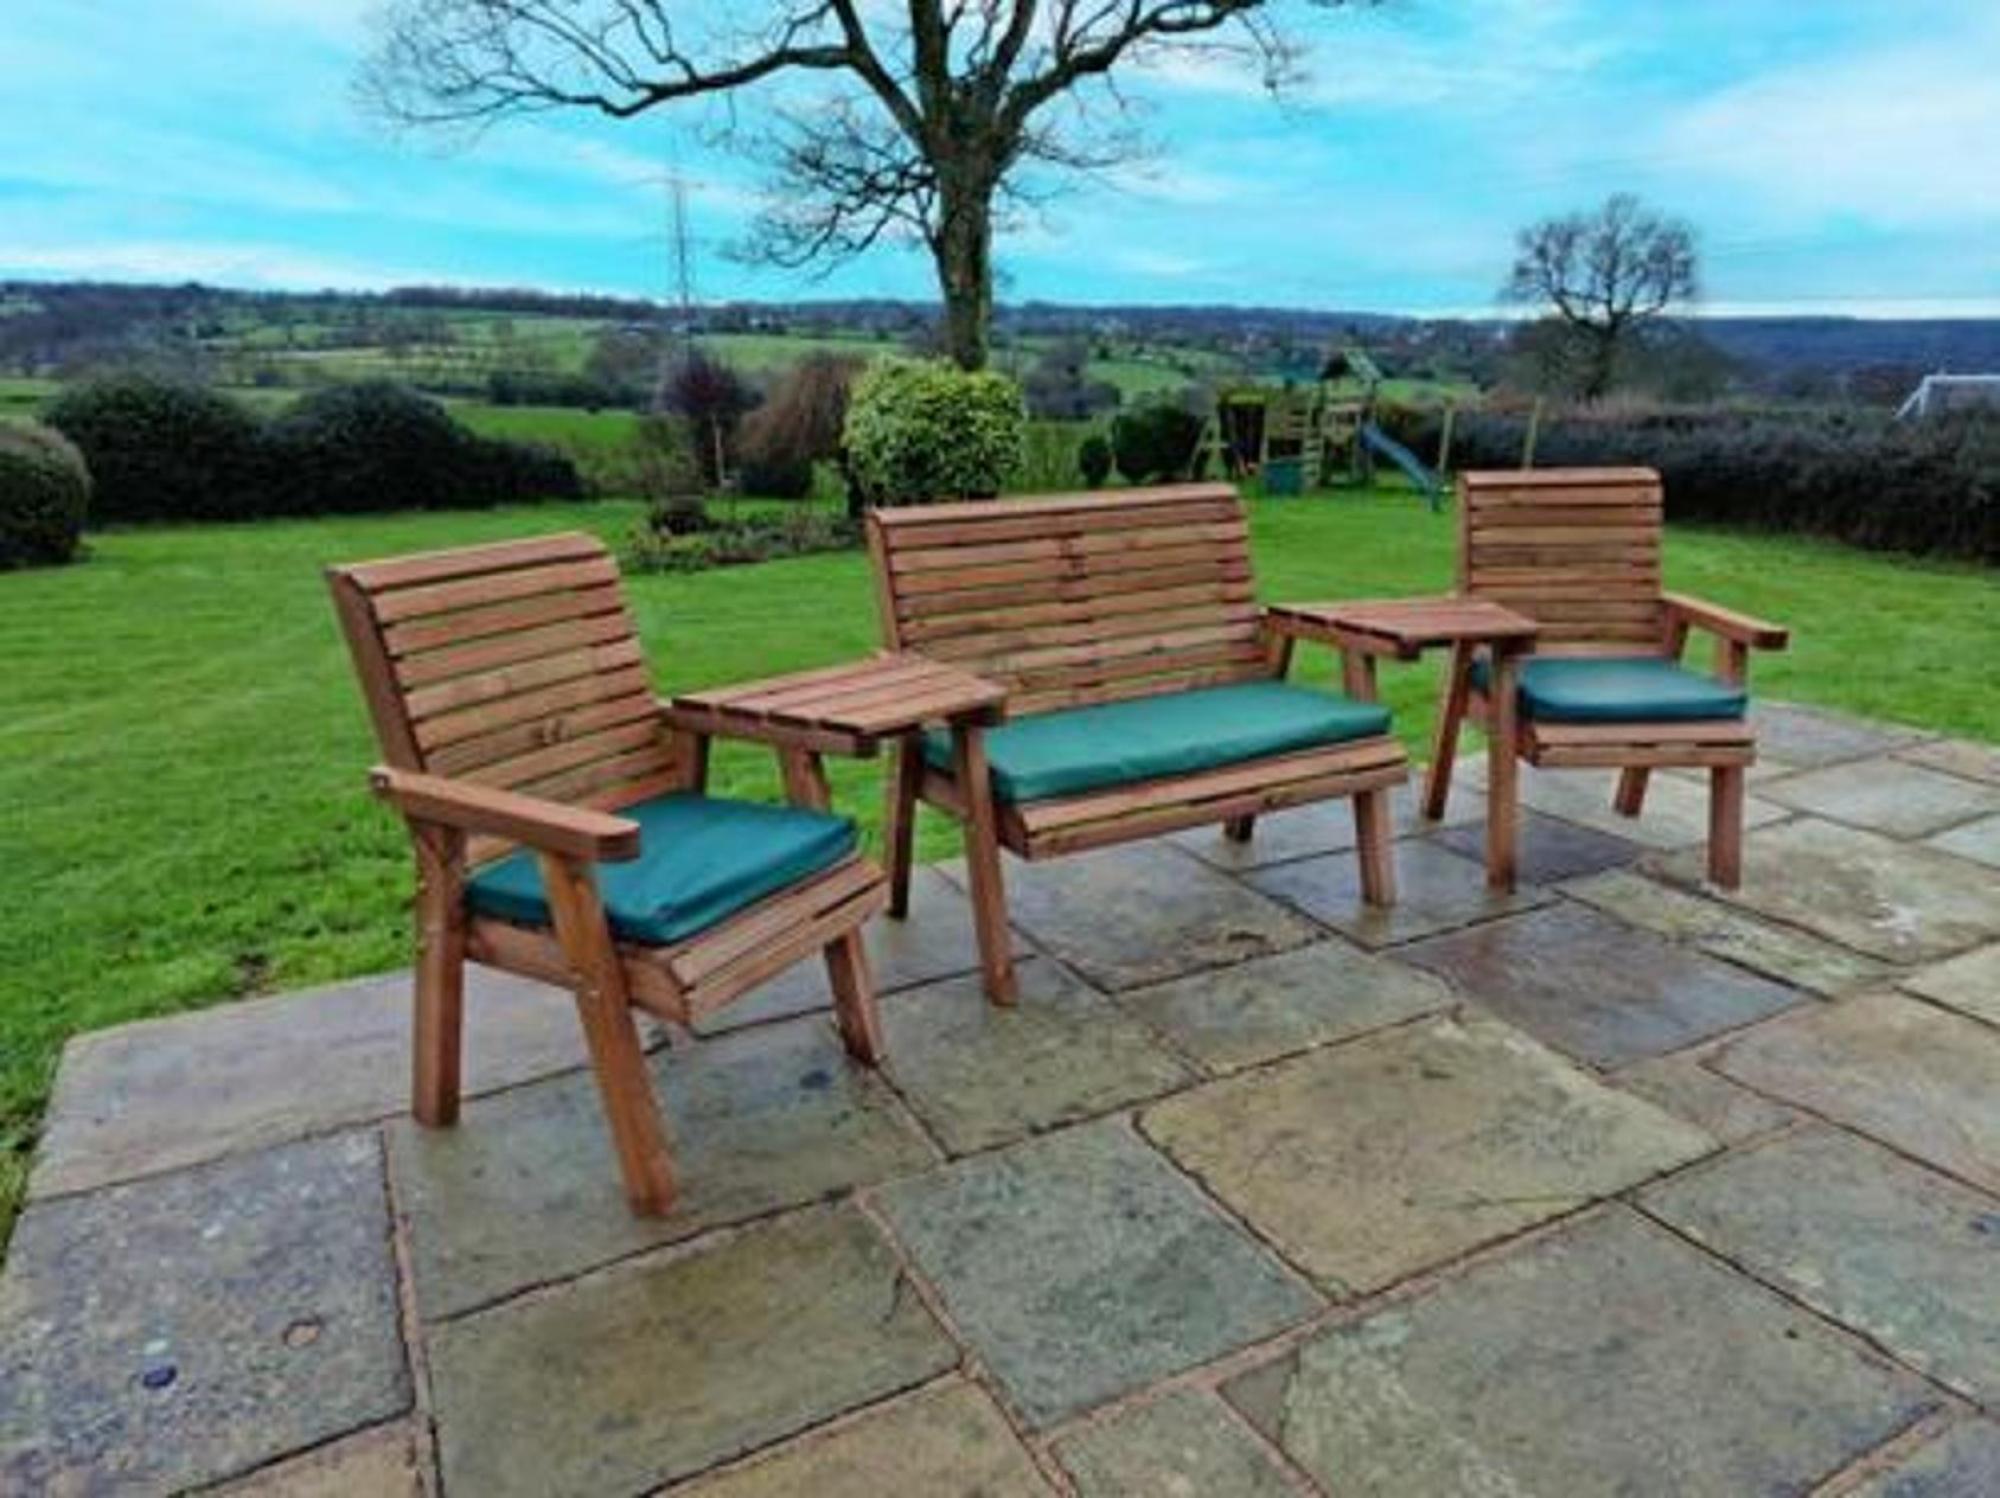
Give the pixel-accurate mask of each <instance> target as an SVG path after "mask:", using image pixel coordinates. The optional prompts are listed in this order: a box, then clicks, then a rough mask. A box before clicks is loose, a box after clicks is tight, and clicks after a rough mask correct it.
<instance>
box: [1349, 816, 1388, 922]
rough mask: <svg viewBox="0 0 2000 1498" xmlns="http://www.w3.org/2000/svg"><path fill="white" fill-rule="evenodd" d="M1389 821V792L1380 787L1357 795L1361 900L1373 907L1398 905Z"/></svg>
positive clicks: (1355, 836)
mask: <svg viewBox="0 0 2000 1498" xmlns="http://www.w3.org/2000/svg"><path fill="white" fill-rule="evenodd" d="M1393 837H1394V833H1393V831H1392V829H1391V827H1390V821H1389V793H1388V791H1386V790H1383V789H1381V788H1379V787H1377V788H1375V789H1373V790H1365V791H1356V792H1355V794H1354V846H1355V856H1356V858H1357V860H1358V862H1359V864H1360V872H1361V898H1362V900H1363V901H1364V902H1366V903H1367V904H1369V905H1374V906H1378V907H1387V906H1390V905H1394V904H1395V903H1396V861H1395V853H1394V848H1393V842H1392V839H1393Z"/></svg>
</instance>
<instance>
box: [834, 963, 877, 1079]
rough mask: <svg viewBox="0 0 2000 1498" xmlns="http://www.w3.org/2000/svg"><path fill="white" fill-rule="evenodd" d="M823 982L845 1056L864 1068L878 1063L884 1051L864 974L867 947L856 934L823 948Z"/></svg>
mask: <svg viewBox="0 0 2000 1498" xmlns="http://www.w3.org/2000/svg"><path fill="white" fill-rule="evenodd" d="M826 981H827V987H829V988H831V989H832V990H833V1017H834V1022H835V1023H836V1024H837V1025H839V1027H840V1039H841V1043H842V1044H843V1045H844V1046H846V1047H847V1054H848V1055H850V1056H852V1057H853V1058H854V1059H855V1060H856V1061H859V1062H861V1063H862V1064H863V1065H864V1066H877V1065H880V1064H881V1061H882V1058H883V1056H884V1054H885V1052H886V1049H887V1048H886V1047H885V1046H884V1044H883V1041H882V1017H881V1014H880V1013H879V1012H878V1011H877V1009H876V1005H875V983H874V979H873V978H872V977H871V976H870V975H869V972H868V948H867V946H866V944H865V943H863V941H862V940H861V934H860V933H859V932H858V931H849V932H848V933H847V935H845V936H843V937H840V938H839V939H838V940H836V941H832V942H829V943H827V946H826Z"/></svg>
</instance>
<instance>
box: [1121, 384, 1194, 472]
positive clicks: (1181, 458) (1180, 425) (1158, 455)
mask: <svg viewBox="0 0 2000 1498" xmlns="http://www.w3.org/2000/svg"><path fill="white" fill-rule="evenodd" d="M1200 445H1201V418H1200V417H1199V416H1197V415H1195V414H1194V413H1193V412H1192V411H1189V410H1187V409H1186V408H1185V407H1182V406H1177V405H1168V404H1167V403H1165V402H1163V401H1161V402H1154V403H1152V404H1149V405H1144V406H1140V407H1138V408H1137V409H1135V410H1131V411H1126V412H1123V413H1122V414H1120V415H1119V416H1118V417H1117V418H1116V419H1115V420H1114V421H1113V422H1112V423H1111V455H1112V458H1113V460H1114V461H1115V462H1116V463H1117V465H1118V472H1119V473H1120V474H1122V475H1123V476H1124V478H1125V479H1126V481H1127V482H1128V483H1134V484H1144V483H1151V482H1155V481H1159V480H1172V479H1182V478H1187V477H1189V476H1190V475H1191V474H1192V473H1193V471H1194V466H1195V460H1196V458H1197V456H1198V454H1197V451H1196V449H1198V448H1199V447H1200Z"/></svg>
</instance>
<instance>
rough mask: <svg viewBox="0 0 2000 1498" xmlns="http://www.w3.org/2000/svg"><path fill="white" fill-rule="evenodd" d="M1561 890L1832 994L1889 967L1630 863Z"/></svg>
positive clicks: (1874, 978) (1878, 977)
mask: <svg viewBox="0 0 2000 1498" xmlns="http://www.w3.org/2000/svg"><path fill="white" fill-rule="evenodd" d="M1561 889H1562V893H1564V894H1565V895H1568V896H1569V897H1570V898H1571V899H1573V900H1581V901H1583V903H1584V904H1586V905H1589V906H1591V907H1593V908H1595V909H1597V910H1601V911H1604V912H1605V913H1606V914H1607V915H1614V916H1616V917H1618V919H1619V920H1621V921H1625V922H1626V923H1628V924H1630V925H1634V926H1643V927H1645V928H1646V929H1647V930H1648V931H1657V932H1658V933H1659V934H1660V935H1662V936H1668V937H1672V938H1673V939H1674V940H1675V941H1678V942H1682V943H1685V944H1687V945H1690V946H1693V947H1698V948H1699V949H1700V950H1702V951H1704V952H1707V953H1708V954H1709V955H1710V956H1713V957H1726V958H1728V959H1729V960H1730V961H1731V962H1734V963H1736V964H1738V965H1739V966H1741V967H1747V968H1754V969H1755V970H1756V971H1758V972H1760V973H1763V974H1766V975H1767V976H1769V977H1772V978H1776V979H1778V980H1779V981H1780V982H1783V983H1789V984H1791V985H1793V986H1794V987H1795V988H1809V989H1811V990H1812V991H1813V992H1814V993H1817V994H1824V995H1828V996H1832V995H1834V994H1842V993H1851V992H1853V991H1854V990H1856V989H1861V988H1866V987H1868V986H1870V985H1871V984H1875V983H1879V982H1881V981H1882V979H1883V975H1884V974H1886V973H1888V972H1889V971H1890V969H1889V968H1888V967H1887V966H1886V965H1885V964H1883V963H1880V962H1877V961H1876V960H1875V959H1874V958H1872V957H1863V956H1862V955H1861V954H1860V953H1858V952H1851V951H1849V950H1848V949H1847V948H1846V947H1837V946H1835V945H1834V944H1833V943H1832V942H1828V941H1821V940H1820V939H1819V938H1818V937H1814V936H1807V935H1806V934H1805V933H1804V932H1801V931H1793V930H1791V929H1789V928H1788V927H1784V926H1773V925H1771V924H1770V923H1769V922H1767V921H1760V920H1756V919H1754V918H1752V917H1750V916H1748V915H1745V914H1744V913H1743V912H1742V911H1741V910H1738V909H1736V908H1735V907H1733V906H1729V905H1724V904H1722V903H1720V902H1719V901H1716V900H1711V899H1706V898H1704V897H1703V896H1701V895H1696V894H1690V893H1688V892H1687V891H1686V890H1681V889H1675V888H1674V887H1673V886H1671V885H1667V884H1662V883H1660V882H1659V881H1658V880H1657V879H1648V878H1647V877H1645V876H1644V875H1643V874H1639V873H1635V872H1633V871H1631V870H1628V869H1612V870H1610V871H1608V872H1606V873H1602V874H1592V875H1590V876H1589V877H1588V878H1584V879H1573V880H1571V881H1570V882H1569V883H1567V884H1564V885H1563V886H1561Z"/></svg>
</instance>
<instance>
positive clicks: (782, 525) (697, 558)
mask: <svg viewBox="0 0 2000 1498" xmlns="http://www.w3.org/2000/svg"><path fill="white" fill-rule="evenodd" d="M860 542H861V528H860V526H859V525H858V524H857V523H856V522H855V521H854V520H853V519H852V518H851V517H849V516H846V515H836V514H829V513H827V512H826V511H824V510H812V509H797V510H786V511H784V512H783V513H780V514H771V515H746V516H744V517H743V518H742V519H739V520H727V521H713V520H711V521H709V522H707V523H706V524H704V525H703V526H702V527H701V528H700V529H698V530H669V529H665V528H663V527H661V526H660V525H659V524H658V522H657V517H655V519H654V521H652V522H649V523H648V524H646V525H642V526H639V527H637V528H636V529H635V530H634V531H633V532H632V535H631V537H630V539H629V541H628V542H627V544H626V548H625V558H624V561H625V567H626V569H627V570H628V571H631V572H703V571H706V570H707V569H708V568H710V567H736V566H742V565H744V564H746V563H750V562H768V561H772V560H775V559H776V558H778V557H799V556H810V555H812V554H813V553H815V552H822V551H847V550H849V549H851V548H853V547H855V546H858V545H859V544H860Z"/></svg>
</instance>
